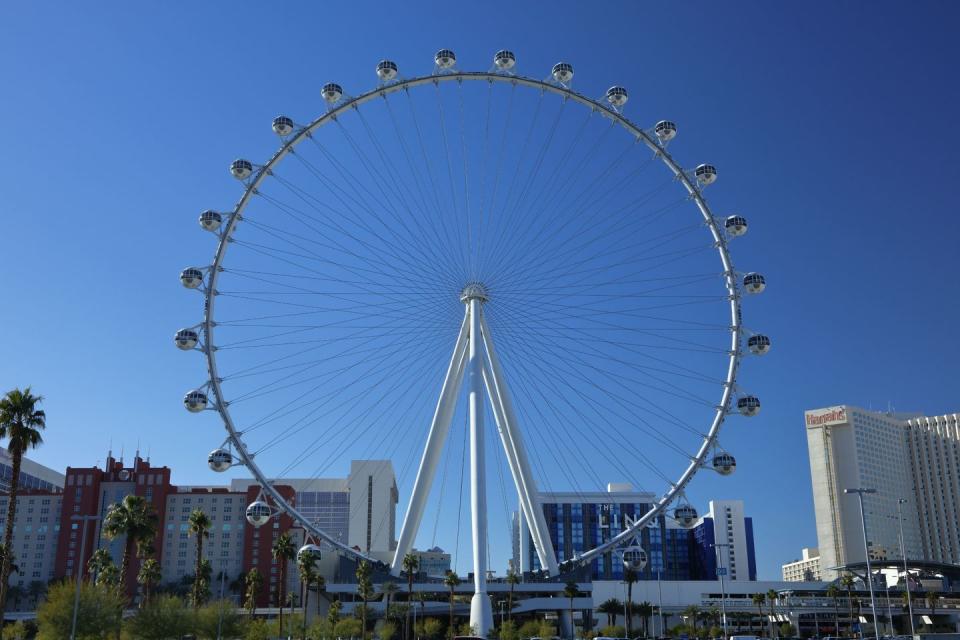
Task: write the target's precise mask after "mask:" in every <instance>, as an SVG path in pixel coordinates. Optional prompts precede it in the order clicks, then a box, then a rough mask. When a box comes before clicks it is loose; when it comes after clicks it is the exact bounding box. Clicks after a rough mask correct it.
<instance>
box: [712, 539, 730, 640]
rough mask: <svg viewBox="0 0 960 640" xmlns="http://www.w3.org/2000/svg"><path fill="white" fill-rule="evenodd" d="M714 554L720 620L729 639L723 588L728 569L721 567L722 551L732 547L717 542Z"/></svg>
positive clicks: (725, 595) (714, 544)
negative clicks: (718, 587)
mask: <svg viewBox="0 0 960 640" xmlns="http://www.w3.org/2000/svg"><path fill="white" fill-rule="evenodd" d="M712 546H713V548H714V552H715V553H716V557H717V577H719V578H720V619H721V620H722V621H723V639H724V640H726V639H727V592H726V590H725V589H724V586H723V576H724V574H725V573H726V572H727V569H726V567H723V566H721V565H722V564H723V563H722V562H721V561H720V549H726V548H727V547H729V546H730V544H729V543H726V542H715V543H713V545H712Z"/></svg>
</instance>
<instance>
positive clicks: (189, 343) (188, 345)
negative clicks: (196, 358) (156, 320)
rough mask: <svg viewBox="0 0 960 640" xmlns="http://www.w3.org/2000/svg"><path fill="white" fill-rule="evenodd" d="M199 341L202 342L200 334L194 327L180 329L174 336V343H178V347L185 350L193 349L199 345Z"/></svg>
mask: <svg viewBox="0 0 960 640" xmlns="http://www.w3.org/2000/svg"><path fill="white" fill-rule="evenodd" d="M198 342H200V334H199V333H197V332H196V331H195V330H193V329H180V330H179V331H177V333H176V335H175V336H173V343H174V344H175V345H177V348H178V349H182V350H183V351H189V350H190V349H193V348H194V347H195V346H197V343H198Z"/></svg>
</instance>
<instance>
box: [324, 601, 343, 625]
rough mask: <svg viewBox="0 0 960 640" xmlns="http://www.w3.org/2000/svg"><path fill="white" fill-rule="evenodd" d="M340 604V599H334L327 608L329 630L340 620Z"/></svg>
mask: <svg viewBox="0 0 960 640" xmlns="http://www.w3.org/2000/svg"><path fill="white" fill-rule="evenodd" d="M340 606H341V605H340V601H339V600H334V601H333V602H331V603H330V608H329V609H327V622H329V623H330V629H331V631H332V630H333V628H334V627H335V626H337V623H338V622H340Z"/></svg>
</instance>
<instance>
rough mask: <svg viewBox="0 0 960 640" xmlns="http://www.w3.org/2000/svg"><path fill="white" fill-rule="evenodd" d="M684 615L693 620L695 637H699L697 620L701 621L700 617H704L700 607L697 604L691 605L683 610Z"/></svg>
mask: <svg viewBox="0 0 960 640" xmlns="http://www.w3.org/2000/svg"><path fill="white" fill-rule="evenodd" d="M683 615H684V616H685V617H687V618H690V619H691V620H693V637H694V638H696V637H697V620H699V619H700V616H701V615H703V614H702V612H701V611H700V607H698V606H697V605H695V604H692V605H690V606H689V607H687V608H686V609H684V610H683Z"/></svg>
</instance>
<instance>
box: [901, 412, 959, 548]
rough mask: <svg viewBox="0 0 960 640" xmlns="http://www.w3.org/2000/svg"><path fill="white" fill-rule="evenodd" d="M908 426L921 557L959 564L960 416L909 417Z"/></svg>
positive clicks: (954, 414) (953, 414) (908, 442)
mask: <svg viewBox="0 0 960 640" xmlns="http://www.w3.org/2000/svg"><path fill="white" fill-rule="evenodd" d="M907 426H908V428H907V444H908V451H909V460H910V471H911V474H912V476H913V477H912V479H913V485H914V489H915V494H914V495H915V497H916V504H917V511H918V513H917V515H918V516H919V518H918V522H919V528H920V539H921V541H922V545H923V554H924V558H925V559H926V560H931V561H934V562H946V563H950V564H960V414H956V413H952V414H948V415H943V416H932V417H919V418H912V419H910V420H907Z"/></svg>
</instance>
